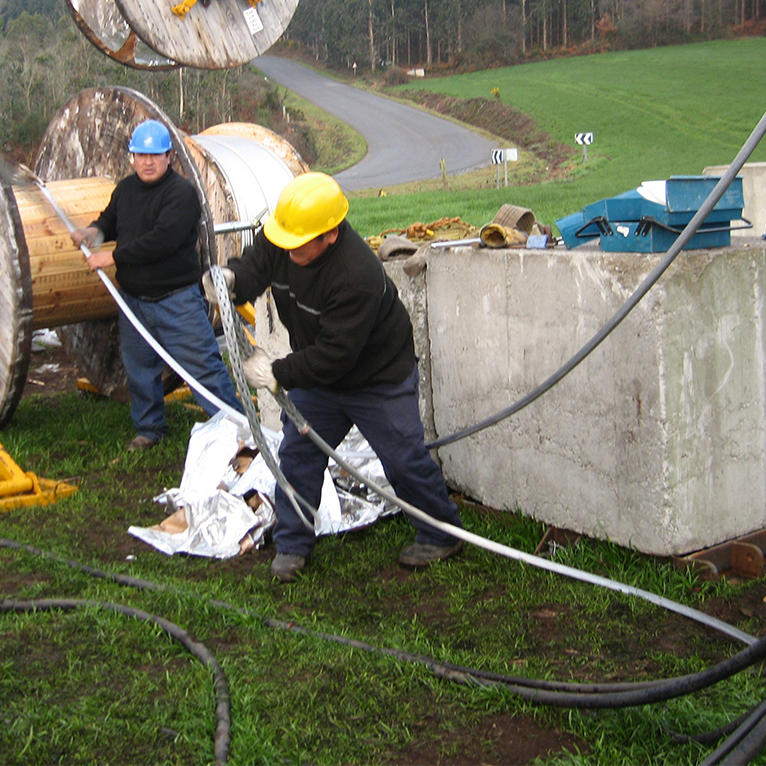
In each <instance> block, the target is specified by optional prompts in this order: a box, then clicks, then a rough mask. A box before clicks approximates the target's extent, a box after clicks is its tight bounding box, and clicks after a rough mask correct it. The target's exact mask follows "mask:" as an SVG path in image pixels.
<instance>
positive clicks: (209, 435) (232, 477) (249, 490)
mask: <svg viewBox="0 0 766 766" xmlns="http://www.w3.org/2000/svg"><path fill="white" fill-rule="evenodd" d="M263 431H264V436H265V437H266V441H267V443H268V445H269V447H270V449H271V451H272V454H274V455H275V456H276V454H277V451H278V449H279V445H280V443H281V441H282V432H281V431H280V432H275V431H271V430H269V429H264V430H263ZM243 447H246V448H250V450H251V452H250V453H249V454H252V451H255V444H254V442H253V440H252V437H251V435H250V431H249V428H248V427H247V425H243V423H242V422H235V421H234V420H232V419H230V418H229V417H227V416H226V415H225V414H224V413H223V412H219V413H218V414H217V415H215V416H214V417H212V418H211V419H210V420H208V421H207V422H205V423H197V424H196V425H195V426H194V427H193V428H192V431H191V437H190V439H189V446H188V449H187V453H186V462H185V464H184V472H183V476H182V477H181V483H180V486H179V487H176V488H173V489H166V490H165V491H164V492H162V493H161V494H160V495H158V496H157V497H155V498H154V500H155V502H157V503H160V504H163V505H165V506H166V510H167V512H168V513H169V514H173V513H180V512H181V511H182V512H183V513H182V516H183V517H185V522H186V529H184V530H183V531H181V532H178V531H175V532H173V531H168V529H163V528H162V526H163V525H162V524H157V525H155V526H153V527H135V526H131V527H129V528H128V532H129V533H130V534H131V535H133V536H134V537H137V538H139V539H140V540H143V541H144V542H145V543H147V544H148V545H151V546H153V547H154V548H156V549H157V550H160V551H162V552H163V553H166V554H168V555H172V554H174V553H187V554H192V555H195V556H207V557H211V558H221V559H225V558H230V557H232V556H236V555H239V554H240V553H243V552H245V551H246V550H247V549H249V548H252V547H255V548H260V547H261V546H262V545H263V544H264V542H265V539H266V535H267V534H268V532H269V530H270V529H271V528H272V527H273V526H274V524H275V522H276V516H275V514H274V490H275V488H276V480H275V479H274V477H273V476H272V474H271V471H269V469H268V468H267V466H266V463H265V461H264V460H263V457H262V456H261V455H260V454H256V455H255V457H254V458H252V462H250V463H249V465H247V463H248V461H249V459H244V460H234V458H236V456H237V455H238V454H242V449H243ZM337 452H338V453H339V454H340V455H341V457H343V459H344V460H345V461H347V462H348V463H349V464H350V465H352V466H353V467H354V468H355V469H356V470H357V471H359V472H360V473H361V474H362V475H363V476H365V477H367V478H369V479H372V480H373V481H375V482H376V483H377V484H379V485H381V486H382V487H386V488H388V487H389V484H388V480H387V479H386V477H385V474H384V473H383V466H382V465H381V463H380V461H379V460H378V458H377V456H376V455H375V453H374V452H373V451H372V450H371V449H370V447H369V445H368V443H367V441H366V440H365V439H364V437H363V436H362V435H361V434H360V433H359V431H358V430H357V428H356V427H354V428H352V430H351V431H350V432H349V434H348V435H347V436H346V438H345V439H344V440H343V442H342V443H341V444H340V446H339V447H338V449H337ZM235 463H239V464H240V467H239V471H238V470H236V468H235ZM255 495H257V497H255ZM246 500H249V503H250V504H249V503H248V502H246ZM252 505H255V506H257V507H255V508H253V507H251V506H252ZM398 511H399V508H398V507H397V506H395V505H393V504H392V503H389V502H387V501H385V500H383V498H381V497H380V496H378V495H377V494H375V493H373V492H370V491H369V490H368V489H367V487H366V486H365V485H364V484H363V483H362V482H360V481H359V480H358V479H355V478H354V477H352V476H351V475H349V474H348V473H347V472H346V471H344V470H343V469H341V468H340V467H339V466H338V465H337V464H336V463H335V461H334V460H332V459H331V460H330V461H329V464H328V469H327V471H325V477H324V484H323V486H322V498H321V502H320V504H319V508H318V513H317V516H316V518H315V520H314V525H315V532H316V534H317V536H319V535H329V534H338V533H340V532H348V531H350V530H353V529H361V528H363V527H366V526H369V525H370V524H373V523H375V522H376V521H377V520H378V519H379V518H381V517H383V516H387V515H390V514H393V513H397V512H398Z"/></svg>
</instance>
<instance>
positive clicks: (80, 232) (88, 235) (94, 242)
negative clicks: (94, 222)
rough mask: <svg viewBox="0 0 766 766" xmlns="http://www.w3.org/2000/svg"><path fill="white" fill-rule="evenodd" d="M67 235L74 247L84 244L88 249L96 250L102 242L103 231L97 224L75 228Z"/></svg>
mask: <svg viewBox="0 0 766 766" xmlns="http://www.w3.org/2000/svg"><path fill="white" fill-rule="evenodd" d="M69 236H70V237H71V238H72V242H73V243H74V246H75V247H80V245H85V247H87V248H88V249H90V250H98V248H99V247H101V245H102V244H103V243H104V232H103V231H101V229H99V228H98V226H88V227H87V228H84V229H75V230H74V231H73V232H71V233H70V235H69Z"/></svg>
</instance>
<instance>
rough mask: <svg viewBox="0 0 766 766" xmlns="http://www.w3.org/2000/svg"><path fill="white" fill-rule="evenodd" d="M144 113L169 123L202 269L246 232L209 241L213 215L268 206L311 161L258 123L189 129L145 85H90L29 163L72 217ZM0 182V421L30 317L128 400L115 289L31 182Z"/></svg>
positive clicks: (86, 370)
mask: <svg viewBox="0 0 766 766" xmlns="http://www.w3.org/2000/svg"><path fill="white" fill-rule="evenodd" d="M145 119H156V120H159V121H160V122H162V123H163V124H165V125H166V126H167V128H168V130H169V131H170V134H171V139H172V141H173V147H174V150H175V156H174V161H173V162H174V168H175V170H176V171H177V172H179V173H180V174H181V175H184V176H185V177H186V178H188V179H189V180H190V181H191V182H192V183H193V184H194V186H195V188H196V189H197V193H198V196H199V198H200V201H201V204H202V218H201V226H200V243H199V255H200V261H201V265H202V267H203V268H207V267H209V265H210V264H212V263H222V264H223V263H226V261H228V259H229V258H231V257H233V256H236V255H239V253H240V252H241V248H242V246H243V244H244V243H245V242H246V241H247V237H248V234H247V233H246V232H233V233H231V234H227V235H225V236H221V237H219V238H218V240H216V235H215V225H216V223H221V224H223V223H227V222H232V221H249V220H251V219H250V218H248V216H249V215H250V214H251V211H253V212H252V215H255V214H257V213H258V212H260V211H261V210H262V209H263V208H266V209H267V212H271V211H272V210H273V207H274V205H275V204H276V198H277V196H278V195H279V192H280V191H281V189H282V188H283V187H284V185H285V184H286V183H287V182H288V181H289V180H290V179H291V178H292V177H293V176H294V175H296V174H298V173H301V172H305V171H306V170H308V167H307V166H306V165H305V163H304V162H303V160H302V159H301V158H300V156H299V155H298V154H297V152H295V150H294V149H292V147H291V146H290V145H289V143H287V142H286V141H284V139H280V138H279V137H278V136H276V135H275V134H273V133H271V132H270V131H266V130H265V129H264V128H260V127H259V126H255V125H249V124H246V123H235V124H233V125H232V126H231V127H228V126H216V127H215V128H212V129H211V132H210V136H208V137H202V136H198V137H194V136H188V135H186V134H184V133H182V132H181V131H179V130H178V129H177V128H176V127H175V126H174V125H173V124H172V122H171V121H170V120H169V118H168V117H167V115H165V113H164V112H162V110H160V109H159V107H157V106H156V104H154V103H153V102H152V101H151V100H150V99H148V98H147V97H146V96H144V95H142V94H141V93H138V92H137V91H133V90H131V89H129V88H93V89H89V90H86V91H82V92H81V93H79V94H78V95H77V96H75V97H74V98H73V99H71V100H70V101H69V102H68V103H67V104H65V105H64V106H63V107H62V108H61V109H59V111H58V112H57V113H56V115H55V116H54V118H53V119H52V120H51V122H50V124H49V126H48V129H47V131H46V133H45V136H44V137H43V140H42V142H41V144H40V149H39V152H38V157H37V162H36V164H35V172H36V173H37V175H38V176H39V177H40V178H41V179H43V180H44V181H45V185H46V187H47V190H48V192H49V193H50V194H51V195H52V196H53V198H54V199H55V200H56V202H57V203H58V204H59V206H60V207H61V208H62V209H63V210H64V212H65V213H66V215H67V217H68V218H70V220H71V222H72V223H73V224H74V225H75V226H86V225H87V224H88V223H90V222H91V221H93V220H94V219H95V218H97V217H98V215H99V213H100V212H101V210H103V208H104V207H106V205H107V203H108V201H109V198H110V196H111V192H112V190H113V188H114V185H115V184H116V183H117V181H118V180H119V179H120V178H122V177H124V176H126V175H128V174H129V173H130V172H132V168H131V166H130V163H129V154H128V151H127V143H128V139H129V137H130V135H131V133H132V131H133V128H134V127H135V126H136V125H137V124H138V123H140V122H142V121H143V120H145ZM211 137H212V138H211ZM259 140H260V141H262V142H264V143H266V144H268V145H269V146H270V147H271V148H269V146H261V145H260V143H258V141H259ZM264 190H265V191H264ZM0 192H1V194H0V227H2V231H0V318H1V319H0V340H1V341H2V344H1V345H0V427H1V426H3V425H4V424H5V423H6V422H8V420H9V419H10V417H11V416H12V414H13V411H14V409H15V408H16V405H17V404H18V401H19V399H20V398H21V394H22V391H23V387H24V383H25V380H26V375H27V371H28V367H29V358H30V352H31V336H32V331H33V330H34V329H37V328H42V327H56V328H58V334H59V337H60V338H61V339H62V343H63V345H64V348H65V350H66V352H67V355H68V356H69V357H70V359H72V361H73V362H75V364H76V365H77V368H78V370H79V371H80V372H81V373H82V374H83V375H85V376H87V377H88V379H89V380H90V381H91V383H92V384H93V385H94V386H96V388H98V389H99V390H100V391H101V392H102V393H104V394H107V395H109V396H112V397H114V398H118V399H126V398H127V389H126V381H125V373H124V370H123V367H122V362H121V360H120V355H119V339H118V331H117V320H116V317H117V307H116V305H115V303H114V300H113V299H112V297H111V295H110V294H109V292H108V291H107V290H106V288H105V287H104V285H103V283H102V282H101V280H100V279H99V278H98V276H97V275H95V274H92V273H91V272H90V270H89V269H88V267H87V264H86V262H85V260H84V258H83V256H82V253H81V252H80V251H79V250H77V249H76V248H74V246H73V245H72V243H71V239H70V237H69V232H68V229H67V228H66V226H65V224H64V223H63V221H61V219H60V218H59V217H58V215H56V213H55V211H54V210H53V208H52V207H51V205H50V203H49V202H48V201H47V200H46V199H45V196H44V195H43V194H42V192H41V191H40V189H39V188H38V187H37V186H36V185H34V184H31V183H30V184H27V185H24V186H18V185H17V186H12V185H10V183H8V182H3V183H2V184H0ZM261 201H262V202H263V204H261ZM255 207H257V208H258V210H254V208H255ZM217 245H220V247H218V246H217ZM177 382H178V380H177V378H176V377H175V376H174V374H173V375H169V376H168V387H171V386H172V385H174V384H176V383H177Z"/></svg>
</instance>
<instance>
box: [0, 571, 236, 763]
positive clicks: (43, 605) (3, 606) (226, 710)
mask: <svg viewBox="0 0 766 766" xmlns="http://www.w3.org/2000/svg"><path fill="white" fill-rule="evenodd" d="M97 571H98V570H94V571H93V572H91V574H94V573H95V572H97ZM97 576H101V575H97ZM88 606H90V607H97V608H98V609H107V610H109V611H112V612H118V613H119V614H124V615H127V616H128V617H134V618H135V619H137V620H143V621H144V622H153V623H154V624H155V625H157V626H159V627H160V628H161V629H162V630H163V631H164V632H165V633H167V634H168V635H169V636H171V638H174V639H175V640H176V641H178V642H179V643H180V644H182V645H183V646H184V647H185V648H186V649H188V650H189V651H190V652H191V653H192V654H193V655H194V656H195V657H196V658H197V659H198V660H200V662H202V663H203V664H204V665H206V666H207V667H209V668H210V669H211V670H212V671H213V685H214V688H215V699H216V706H215V713H216V719H217V724H216V727H215V763H216V766H223V765H224V764H225V763H226V762H227V761H228V757H229V744H230V742H231V712H230V711H231V701H230V697H229V684H228V682H227V680H226V675H225V674H224V672H223V669H222V668H221V666H220V665H219V664H218V660H216V658H215V657H214V656H213V655H212V654H211V653H210V651H209V650H208V649H207V647H206V646H205V645H204V644H201V643H200V642H199V641H195V640H194V639H193V638H192V637H191V636H190V635H189V633H187V632H186V631H185V630H184V629H183V628H182V627H180V626H179V625H176V624H175V623H173V622H170V621H169V620H166V619H165V618H164V617H158V616H157V615H154V614H149V613H148V612H144V611H143V610H141V609H134V608H133V607H129V606H123V605H121V604H111V603H107V602H101V601H88V600H85V599H65V598H45V599H35V600H34V601H17V600H14V599H4V600H3V601H2V602H0V610H1V611H14V612H34V611H46V610H50V609H79V608H80V607H88Z"/></svg>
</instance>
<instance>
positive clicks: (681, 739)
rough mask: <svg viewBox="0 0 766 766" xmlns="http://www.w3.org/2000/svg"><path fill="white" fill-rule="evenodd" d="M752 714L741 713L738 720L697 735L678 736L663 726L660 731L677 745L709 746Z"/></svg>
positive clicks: (748, 712)
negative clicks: (694, 743) (693, 743)
mask: <svg viewBox="0 0 766 766" xmlns="http://www.w3.org/2000/svg"><path fill="white" fill-rule="evenodd" d="M762 704H763V703H762ZM752 713H753V711H752V710H748V711H747V713H743V714H742V715H741V716H740V717H739V718H735V719H734V720H733V721H729V723H727V724H724V725H723V726H719V727H718V728H717V729H710V731H703V732H700V733H699V734H680V733H679V732H677V731H673V730H672V729H670V728H669V727H667V726H663V727H662V730H663V731H664V732H665V734H667V735H668V736H669V737H670V738H671V739H672V740H673V741H674V742H678V744H679V745H688V744H689V743H690V742H696V743H697V744H699V745H709V744H711V743H712V742H718V740H719V739H721V737H725V736H727V735H729V734H731V733H732V732H734V731H736V730H737V729H738V728H739V727H740V725H741V724H743V723H744V722H745V721H746V720H747V719H748V718H749V717H750V716H751V715H752Z"/></svg>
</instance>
